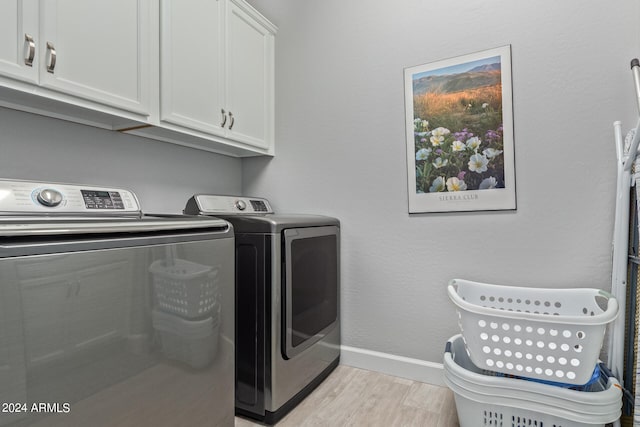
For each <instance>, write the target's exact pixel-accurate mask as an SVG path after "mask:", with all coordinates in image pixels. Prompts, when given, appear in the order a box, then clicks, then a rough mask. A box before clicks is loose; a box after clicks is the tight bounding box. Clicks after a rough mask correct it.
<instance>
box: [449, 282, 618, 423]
mask: <svg viewBox="0 0 640 427" xmlns="http://www.w3.org/2000/svg"><path fill="white" fill-rule="evenodd" d="M448 293H449V297H450V298H451V300H452V301H453V302H454V303H455V305H456V306H457V312H458V320H459V326H460V329H461V331H462V334H461V335H456V336H454V337H452V338H451V339H450V340H449V342H448V343H447V347H446V350H445V355H444V380H445V383H446V384H447V386H449V388H450V389H451V390H452V391H453V392H454V395H455V401H456V407H457V410H458V419H459V422H460V426H461V427H478V426H497V427H524V426H527V427H529V426H536V427H547V426H549V427H579V426H601V427H604V426H605V425H606V424H607V423H610V422H613V421H615V420H617V419H618V418H619V417H620V408H621V405H622V390H621V387H620V384H619V383H618V380H617V379H616V378H614V377H612V376H610V375H608V370H607V369H606V367H605V366H604V365H602V364H600V363H598V362H599V360H598V357H599V354H600V350H601V347H602V342H603V339H604V334H605V331H606V327H607V325H608V324H609V323H610V322H611V321H613V320H614V319H615V317H616V315H617V313H618V304H617V302H616V300H615V298H613V297H612V296H611V295H610V294H608V293H606V292H604V291H600V290H597V289H538V288H522V287H513V286H498V285H490V284H485V283H478V282H471V281H468V280H460V279H454V280H452V281H451V283H450V284H449V287H448Z"/></svg>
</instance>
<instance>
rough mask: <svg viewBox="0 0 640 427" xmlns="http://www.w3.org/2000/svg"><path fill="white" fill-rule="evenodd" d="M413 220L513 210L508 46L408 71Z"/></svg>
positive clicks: (409, 169) (408, 121) (406, 100)
mask: <svg viewBox="0 0 640 427" xmlns="http://www.w3.org/2000/svg"><path fill="white" fill-rule="evenodd" d="M404 85H405V103H406V107H405V109H406V133H407V168H408V173H407V178H408V189H409V213H422V212H456V211H487V210H513V209H516V184H515V166H514V146H513V145H514V144H513V110H512V105H511V46H503V47H499V48H495V49H489V50H485V51H482V52H476V53H472V54H469V55H464V56H459V57H456V58H450V59H445V60H442V61H437V62H431V63H428V64H423V65H418V66H415V67H410V68H406V69H405V71H404Z"/></svg>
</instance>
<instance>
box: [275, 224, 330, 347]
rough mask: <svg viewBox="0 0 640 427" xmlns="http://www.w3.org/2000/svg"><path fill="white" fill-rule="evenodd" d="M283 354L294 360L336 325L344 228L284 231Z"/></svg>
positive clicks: (312, 228)
mask: <svg viewBox="0 0 640 427" xmlns="http://www.w3.org/2000/svg"><path fill="white" fill-rule="evenodd" d="M283 234H284V248H285V250H284V256H285V259H284V277H283V283H284V286H283V308H284V309H283V317H284V318H283V319H282V326H283V331H282V336H283V337H284V340H283V343H282V353H283V356H284V357H285V358H286V359H290V358H292V357H294V356H296V355H297V354H299V353H301V352H302V351H304V350H306V349H307V348H309V347H310V346H311V345H313V344H314V343H315V342H317V341H318V340H320V339H322V338H323V337H324V336H325V335H326V334H327V333H328V332H329V331H331V330H332V329H333V328H335V327H336V325H337V323H338V316H339V288H340V286H339V284H340V267H339V265H340V230H339V228H338V227H336V226H327V227H308V228H293V229H287V230H284V232H283Z"/></svg>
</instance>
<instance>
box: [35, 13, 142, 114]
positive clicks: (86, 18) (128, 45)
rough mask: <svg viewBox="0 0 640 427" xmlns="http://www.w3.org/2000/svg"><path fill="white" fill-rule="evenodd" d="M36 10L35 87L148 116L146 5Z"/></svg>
mask: <svg viewBox="0 0 640 427" xmlns="http://www.w3.org/2000/svg"><path fill="white" fill-rule="evenodd" d="M40 5H41V8H42V10H41V15H40V17H41V20H42V22H41V28H42V33H41V35H40V36H41V37H40V38H41V40H40V42H39V43H38V46H39V49H40V84H41V85H43V86H45V87H47V88H50V89H53V90H58V91H61V92H64V93H67V94H69V95H74V96H77V97H80V98H84V99H87V100H91V101H96V102H99V103H103V104H105V105H109V106H112V107H116V108H121V109H124V110H127V111H131V112H134V113H139V114H148V113H149V99H148V98H149V85H148V81H149V78H148V77H149V74H150V73H149V70H150V68H149V67H150V53H151V51H150V36H149V28H150V22H149V16H150V5H149V3H148V0H109V1H103V0H82V1H78V0H47V1H43V2H41V3H40ZM54 58H55V67H53V66H52V64H53V61H54Z"/></svg>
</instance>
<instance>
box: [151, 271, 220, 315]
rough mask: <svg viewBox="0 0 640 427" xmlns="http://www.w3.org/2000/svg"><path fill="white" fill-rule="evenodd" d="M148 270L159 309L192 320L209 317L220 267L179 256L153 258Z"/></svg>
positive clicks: (214, 299) (214, 302) (214, 298)
mask: <svg viewBox="0 0 640 427" xmlns="http://www.w3.org/2000/svg"><path fill="white" fill-rule="evenodd" d="M149 271H150V272H151V274H152V275H153V287H154V295H155V301H156V307H157V308H159V309H160V310H162V311H165V312H168V313H173V314H177V315H178V316H181V317H184V318H187V319H192V318H202V317H206V316H208V315H209V314H210V313H211V312H212V311H213V309H214V308H215V306H216V303H217V301H218V299H219V295H218V293H219V288H218V282H217V275H218V270H217V268H214V267H210V266H207V265H202V264H197V263H195V262H191V261H186V260H183V259H179V258H177V259H169V260H164V259H161V260H157V261H154V262H153V263H152V264H151V266H150V267H149Z"/></svg>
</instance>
